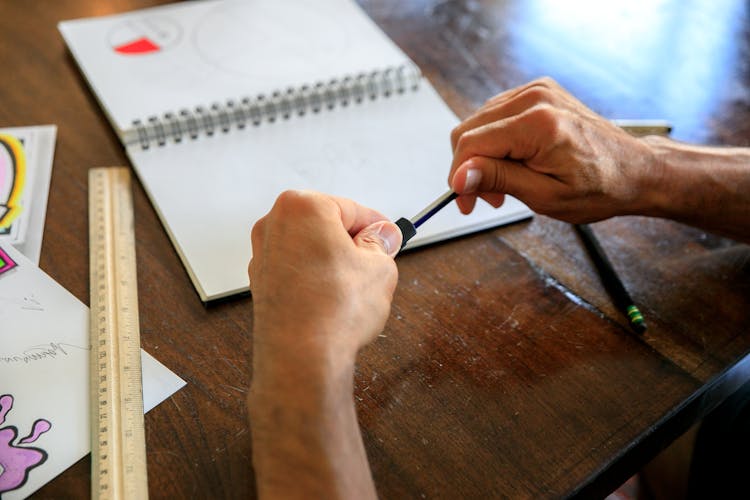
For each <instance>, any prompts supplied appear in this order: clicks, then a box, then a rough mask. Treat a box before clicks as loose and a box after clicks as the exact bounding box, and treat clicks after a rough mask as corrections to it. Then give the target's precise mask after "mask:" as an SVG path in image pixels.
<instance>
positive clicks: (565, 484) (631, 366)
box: [0, 0, 750, 498]
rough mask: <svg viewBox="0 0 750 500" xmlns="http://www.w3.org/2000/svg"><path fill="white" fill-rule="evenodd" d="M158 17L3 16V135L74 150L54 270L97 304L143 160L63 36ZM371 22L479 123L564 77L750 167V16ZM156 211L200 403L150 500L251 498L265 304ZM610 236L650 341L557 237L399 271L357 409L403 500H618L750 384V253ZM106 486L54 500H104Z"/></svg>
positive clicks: (682, 231)
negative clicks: (254, 387) (11, 132)
mask: <svg viewBox="0 0 750 500" xmlns="http://www.w3.org/2000/svg"><path fill="white" fill-rule="evenodd" d="M156 3H159V2H156V1H151V0H118V1H112V2H110V3H107V4H106V5H105V4H102V3H99V2H89V1H85V0H65V1H58V0H55V1H52V0H44V1H42V0H40V1H35V2H4V3H3V6H2V14H0V40H1V41H0V61H2V66H3V73H2V75H3V77H2V81H1V82H0V89H2V92H1V93H0V95H1V96H2V97H0V126H21V125H37V124H46V123H54V124H57V126H58V127H59V128H58V141H57V151H56V155H55V162H54V169H53V175H52V185H51V189H50V193H49V209H48V213H47V225H46V232H45V237H44V246H43V250H42V258H41V264H40V265H41V267H42V268H43V269H44V270H45V271H46V272H47V273H49V274H50V275H51V276H52V277H53V278H54V279H56V280H57V281H58V282H60V283H61V284H62V285H63V286H64V287H66V288H67V289H68V290H70V291H71V292H72V293H73V294H74V295H76V296H77V297H79V298H80V299H81V300H83V301H84V302H86V303H88V256H87V248H88V242H87V204H86V203H87V202H86V200H87V184H86V173H87V169H88V168H89V167H92V166H104V165H123V164H127V160H126V157H125V155H124V153H123V150H122V148H121V146H120V144H119V142H118V141H117V139H116V137H115V134H114V133H113V131H112V128H111V127H110V125H109V123H108V122H107V120H106V118H105V116H104V114H103V113H102V111H101V109H100V108H99V106H98V105H97V103H96V101H95V99H94V97H93V95H92V94H91V92H90V91H89V90H88V88H87V85H86V82H85V81H84V80H83V78H82V77H81V75H80V73H79V71H78V68H77V67H76V65H75V63H74V62H73V60H72V58H71V57H70V55H69V54H68V52H67V50H66V48H65V46H64V44H63V42H62V39H61V37H60V35H59V34H58V32H57V30H56V24H57V22H58V21H60V20H63V19H70V18H77V17H87V16H93V15H100V14H107V13H113V12H121V11H126V10H130V9H134V8H141V7H146V6H149V5H153V4H156ZM362 3H363V7H364V8H365V9H366V10H367V11H368V12H369V13H370V15H371V16H372V17H373V18H374V19H375V20H376V21H377V22H378V23H379V24H380V25H381V26H382V27H383V29H384V30H385V31H387V32H388V34H389V35H390V36H391V37H392V38H393V39H394V40H395V41H396V42H397V43H398V44H399V45H400V46H401V47H403V49H404V50H405V51H406V52H407V53H408V54H409V56H410V57H412V58H413V59H414V61H415V62H417V63H418V64H419V65H420V66H421V67H422V68H423V70H424V72H425V73H426V75H427V76H428V77H429V78H430V79H431V80H432V82H433V83H434V85H435V86H436V88H437V89H438V90H439V91H440V92H441V94H442V95H443V97H444V98H445V99H446V101H447V102H448V103H449V104H450V105H451V106H452V107H453V109H454V110H455V111H456V113H457V114H458V115H459V116H466V115H467V114H468V113H469V112H470V111H471V110H472V109H473V108H475V107H476V106H478V105H480V104H481V103H482V102H483V101H484V100H485V99H487V98H488V97H490V96H492V95H493V94H495V93H496V92H498V91H501V90H503V89H506V88H508V87H511V86H515V85H518V84H521V83H524V82H525V81H527V80H530V79H532V78H535V77H537V76H541V75H544V74H547V75H550V76H552V77H554V78H556V79H557V80H558V81H559V82H560V83H562V84H563V85H564V86H566V87H567V88H568V89H569V90H571V91H572V92H573V93H574V94H575V95H576V96H578V97H579V98H580V99H581V100H582V101H583V102H585V103H587V104H588V105H589V106H590V107H592V108H593V109H594V110H596V111H598V112H600V113H602V114H603V115H605V116H607V117H611V118H664V119H668V120H670V121H672V122H673V124H674V126H675V130H674V136H675V137H676V138H678V139H681V140H689V141H695V142H707V143H717V144H731V145H748V144H750V69H749V68H750V67H749V66H748V64H747V61H748V60H750V12H748V7H747V5H746V4H745V3H743V2H735V5H733V6H728V7H718V6H717V5H718V4H714V3H713V2H703V3H702V4H701V2H693V3H690V4H685V3H683V2H679V1H677V0H671V1H670V0H668V1H666V2H656V3H654V5H655V6H654V7H649V9H652V10H647V11H642V10H641V11H639V10H634V9H635V7H633V6H631V4H632V2H623V6H622V7H610V8H605V7H602V6H600V3H597V2H591V3H589V4H586V5H587V6H586V8H577V7H575V6H570V5H568V3H567V2H544V1H542V0H497V1H494V2H493V1H489V0H488V1H478V0H463V1H436V0H433V1H430V0H428V1H417V0H413V1H407V2H404V1H400V0H387V1H386V0H379V1H376V0H367V1H363V2H362ZM607 4H609V3H607ZM722 9H724V10H722ZM446 133H447V131H446ZM446 169H447V166H446ZM135 211H136V233H137V238H138V243H137V254H138V279H139V292H140V298H141V311H140V313H141V328H142V341H143V347H144V348H145V349H146V350H147V351H148V352H150V353H152V354H154V355H155V356H156V357H157V358H158V359H159V360H161V361H162V362H163V363H165V364H166V365H167V366H169V367H170V368H171V369H173V370H174V371H175V372H176V373H178V374H179V375H180V376H182V377H183V378H185V379H186V380H187V382H188V385H187V387H186V388H184V389H182V390H181V391H179V392H178V393H176V394H175V395H174V396H173V397H171V398H170V399H169V400H167V401H166V402H164V403H163V404H161V405H160V406H158V407H157V408H156V409H154V410H153V411H152V412H150V413H149V414H148V415H147V417H146V430H147V446H148V458H149V460H148V467H149V482H150V492H151V495H152V496H153V497H155V498H160V497H165V498H208V497H213V498H235V497H236V498H241V497H247V496H253V492H254V479H253V469H252V464H251V459H250V457H251V449H250V448H251V446H250V432H249V425H248V419H247V411H246V407H245V396H246V392H247V388H248V385H249V382H250V378H251V372H250V368H251V362H250V360H251V358H252V350H251V336H252V307H253V305H252V300H251V299H249V298H240V299H237V300H233V301H229V302H225V303H222V304H218V305H215V306H212V307H209V308H205V307H204V306H203V305H202V304H201V303H200V301H199V300H198V297H197V295H196V293H195V292H194V290H193V287H192V285H191V283H190V281H189V279H188V276H187V274H186V272H185V270H184V269H183V267H182V265H181V263H180V261H179V259H178V257H177V255H176V253H175V251H174V249H173V247H172V245H171V244H170V242H169V240H168V238H167V235H166V234H165V232H164V230H163V228H162V226H161V225H160V223H159V221H158V219H157V217H156V214H155V213H154V210H153V208H152V207H151V205H150V204H149V202H148V201H147V199H146V196H145V194H144V192H143V189H142V188H141V187H140V185H136V186H135ZM593 227H594V230H595V231H596V232H597V234H598V235H599V236H600V238H601V239H602V241H603V245H604V246H605V247H606V250H607V251H608V252H609V253H610V256H611V259H612V260H613V262H614V264H615V266H616V267H617V268H618V269H619V270H620V273H621V276H622V278H623V280H624V282H625V284H626V286H627V287H628V288H629V289H630V291H631V294H632V295H633V296H634V297H635V298H636V301H637V302H638V303H639V304H640V305H641V306H642V310H643V312H644V314H645V316H646V318H647V320H648V324H649V329H648V331H647V332H646V334H645V335H644V336H642V337H638V336H636V335H634V334H632V333H631V332H630V331H629V330H628V329H627V328H626V327H625V322H624V320H623V316H622V314H621V313H620V312H619V311H617V310H616V309H615V308H614V307H613V305H612V302H611V300H610V299H609V297H608V296H607V295H606V293H605V292H604V290H603V288H602V286H601V284H600V283H599V281H598V277H597V275H596V273H595V272H594V271H593V268H592V263H591V261H590V260H589V259H588V257H587V256H586V254H585V253H584V251H583V249H582V245H581V242H580V240H579V239H578V237H577V236H576V233H575V232H574V231H573V230H572V229H571V226H569V225H568V224H564V223H560V222H556V221H554V220H551V219H549V218H546V217H541V216H539V217H535V218H534V219H533V220H531V221H530V222H523V223H518V224H515V225H513V226H510V227H503V228H499V229H495V230H491V231H487V232H483V233H481V234H475V235H473V236H469V237H466V238H461V239H458V240H455V241H451V242H448V243H444V244H440V245H435V246H432V247H430V248H426V249H422V250H419V251H414V252H410V253H408V254H406V255H404V256H402V257H400V258H399V271H400V279H399V286H398V290H397V293H396V297H395V301H394V303H393V310H392V314H391V318H390V320H389V322H388V324H387V326H386V329H385V331H384V332H383V335H382V338H380V339H379V340H378V341H377V342H376V343H375V344H373V345H371V346H369V347H367V348H366V349H365V350H364V351H363V352H362V353H361V356H360V358H359V365H358V369H357V372H356V389H355V394H354V396H355V398H356V403H357V410H358V412H359V417H360V421H361V426H362V432H363V434H364V441H365V445H366V448H367V452H368V455H369V458H370V463H371V465H372V470H373V474H374V477H375V482H376V484H377V487H378V491H379V493H380V495H381V496H382V497H384V498H406V497H417V498H419V497H445V498H455V497H484V498H486V497H522V498H523V497H526V498H540V497H560V496H568V495H574V494H579V495H582V496H602V495H604V494H606V493H608V492H609V491H611V490H613V489H614V488H615V487H617V486H618V485H619V484H620V483H622V482H623V481H624V480H625V479H626V478H627V477H629V475H630V474H632V473H634V472H635V471H636V470H638V468H639V467H640V466H642V465H643V464H644V463H645V462H647V461H648V460H649V459H650V458H652V457H653V456H654V455H655V454H656V453H657V452H658V450H660V449H662V448H664V447H665V446H666V445H668V444H669V443H670V442H671V441H672V440H673V439H674V438H675V437H676V436H678V435H679V434H681V433H682V432H683V431H685V430H686V429H687V428H688V427H689V426H691V425H692V424H693V423H695V422H696V421H697V420H698V419H699V418H700V417H701V416H703V415H705V414H706V412H708V411H709V410H710V409H711V408H713V407H714V406H716V405H717V404H718V402H720V401H721V400H723V399H724V398H725V397H726V396H727V395H728V394H729V393H730V392H731V391H732V390H733V389H734V388H736V387H737V386H738V384H740V383H742V382H744V381H746V380H748V379H750V358H749V357H748V352H750V248H748V246H745V245H741V244H738V243H735V242H732V241H729V240H726V239H721V238H717V237H715V236H712V235H710V234H706V233H705V232H702V231H699V230H696V229H692V228H689V227H686V226H683V225H680V224H676V223H672V222H669V221H664V220H655V219H646V218H639V217H623V218H617V219H614V220H610V221H606V222H602V223H597V224H595V225H594V226H593ZM290 369H292V367H290ZM89 466H90V462H89V459H88V458H85V459H84V460H82V461H80V462H79V463H77V464H76V465H75V466H73V467H72V468H70V469H69V470H68V471H66V472H65V473H64V474H63V475H62V476H60V477H59V478H57V479H55V480H54V481H53V482H51V483H50V484H49V485H47V486H46V487H45V488H44V489H42V490H41V491H40V492H39V493H38V497H39V498H53V497H54V498H65V497H70V498H81V497H85V496H87V495H88V489H89Z"/></svg>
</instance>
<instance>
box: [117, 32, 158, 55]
mask: <svg viewBox="0 0 750 500" xmlns="http://www.w3.org/2000/svg"><path fill="white" fill-rule="evenodd" d="M160 48H161V47H159V46H158V45H156V44H155V43H154V42H152V41H151V40H149V39H148V38H146V37H145V36H144V37H142V38H139V39H137V40H133V41H132V42H128V43H123V44H122V45H118V46H117V47H115V51H116V52H119V53H120V54H149V53H151V52H156V51H158V50H159V49H160Z"/></svg>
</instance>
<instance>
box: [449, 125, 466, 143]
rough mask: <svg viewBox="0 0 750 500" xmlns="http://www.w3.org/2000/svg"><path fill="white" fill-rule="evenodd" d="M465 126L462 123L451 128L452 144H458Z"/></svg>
mask: <svg viewBox="0 0 750 500" xmlns="http://www.w3.org/2000/svg"><path fill="white" fill-rule="evenodd" d="M463 132H464V131H463V128H462V127H461V125H458V126H457V127H455V128H454V129H453V130H451V144H453V145H454V146H456V145H457V144H458V140H459V139H460V138H461V135H462V134H463Z"/></svg>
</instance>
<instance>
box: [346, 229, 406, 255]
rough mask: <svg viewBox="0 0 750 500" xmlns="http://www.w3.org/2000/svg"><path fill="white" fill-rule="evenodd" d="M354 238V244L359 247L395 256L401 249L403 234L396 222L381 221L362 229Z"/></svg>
mask: <svg viewBox="0 0 750 500" xmlns="http://www.w3.org/2000/svg"><path fill="white" fill-rule="evenodd" d="M353 239H354V244H355V245H357V247H359V248H365V249H368V250H371V251H375V252H380V253H385V254H386V255H388V256H390V257H395V256H396V254H398V252H399V250H400V249H401V241H402V239H403V235H402V234H401V230H400V229H399V228H398V226H397V225H396V224H394V223H392V222H389V221H380V222H376V223H374V224H371V225H369V226H367V227H366V228H364V229H362V230H361V231H360V232H359V233H357V234H356V235H354V238H353Z"/></svg>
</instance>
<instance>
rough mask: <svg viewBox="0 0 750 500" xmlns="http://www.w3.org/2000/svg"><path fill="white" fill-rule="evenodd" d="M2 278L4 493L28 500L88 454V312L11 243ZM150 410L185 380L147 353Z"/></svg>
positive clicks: (0, 483)
mask: <svg viewBox="0 0 750 500" xmlns="http://www.w3.org/2000/svg"><path fill="white" fill-rule="evenodd" d="M0 248H2V249H3V251H4V252H3V253H5V254H6V256H7V258H8V259H9V260H12V261H13V262H15V263H16V266H15V267H13V268H11V269H9V270H7V271H6V272H2V273H0V495H1V496H2V498H3V499H15V498H24V497H26V496H28V495H30V494H31V493H33V492H34V491H36V490H37V489H38V488H40V487H41V486H42V485H44V484H45V483H47V482H48V481H50V480H51V479H52V478H54V477H55V476H57V475H58V474H60V473H61V472H63V471H64V470H65V469H67V468H68V467H70V466H71V465H73V464H74V463H75V462H76V461H78V460H80V459H81V458H82V457H83V456H85V455H86V454H87V453H88V452H89V451H90V446H89V331H88V322H89V312H88V308H87V307H86V306H85V305H84V304H83V303H81V302H80V301H79V300H78V299H76V298H75V297H74V296H73V295H71V294H70V293H69V292H68V291H67V290H65V289H64V288H63V287H61V286H60V285H59V284H58V283H56V282H55V281H54V280H52V279H51V278H50V277H49V276H47V275H46V274H45V273H44V272H42V271H41V270H40V269H39V268H38V267H36V265H34V264H33V263H32V262H31V261H30V260H28V259H26V258H25V257H24V256H23V255H21V254H20V252H18V251H17V250H15V249H14V248H13V247H11V246H10V245H0ZM141 358H142V361H143V386H144V387H143V392H144V408H145V409H146V410H149V409H151V408H153V407H154V406H155V405H157V404H158V403H159V402H161V401H163V400H164V399H166V398H168V397H169V396H170V395H172V394H173V393H174V392H175V391H177V390H178V389H179V388H180V387H182V386H183V385H184V384H185V382H184V381H183V380H182V379H180V378H179V377H178V376H177V375H175V374H174V373H172V372H171V371H169V370H168V369H167V368H165V367H164V366H163V365H162V364H160V363H159V362H158V361H156V360H155V359H154V358H152V357H151V356H149V355H148V354H146V353H145V352H143V351H142V356H141Z"/></svg>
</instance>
